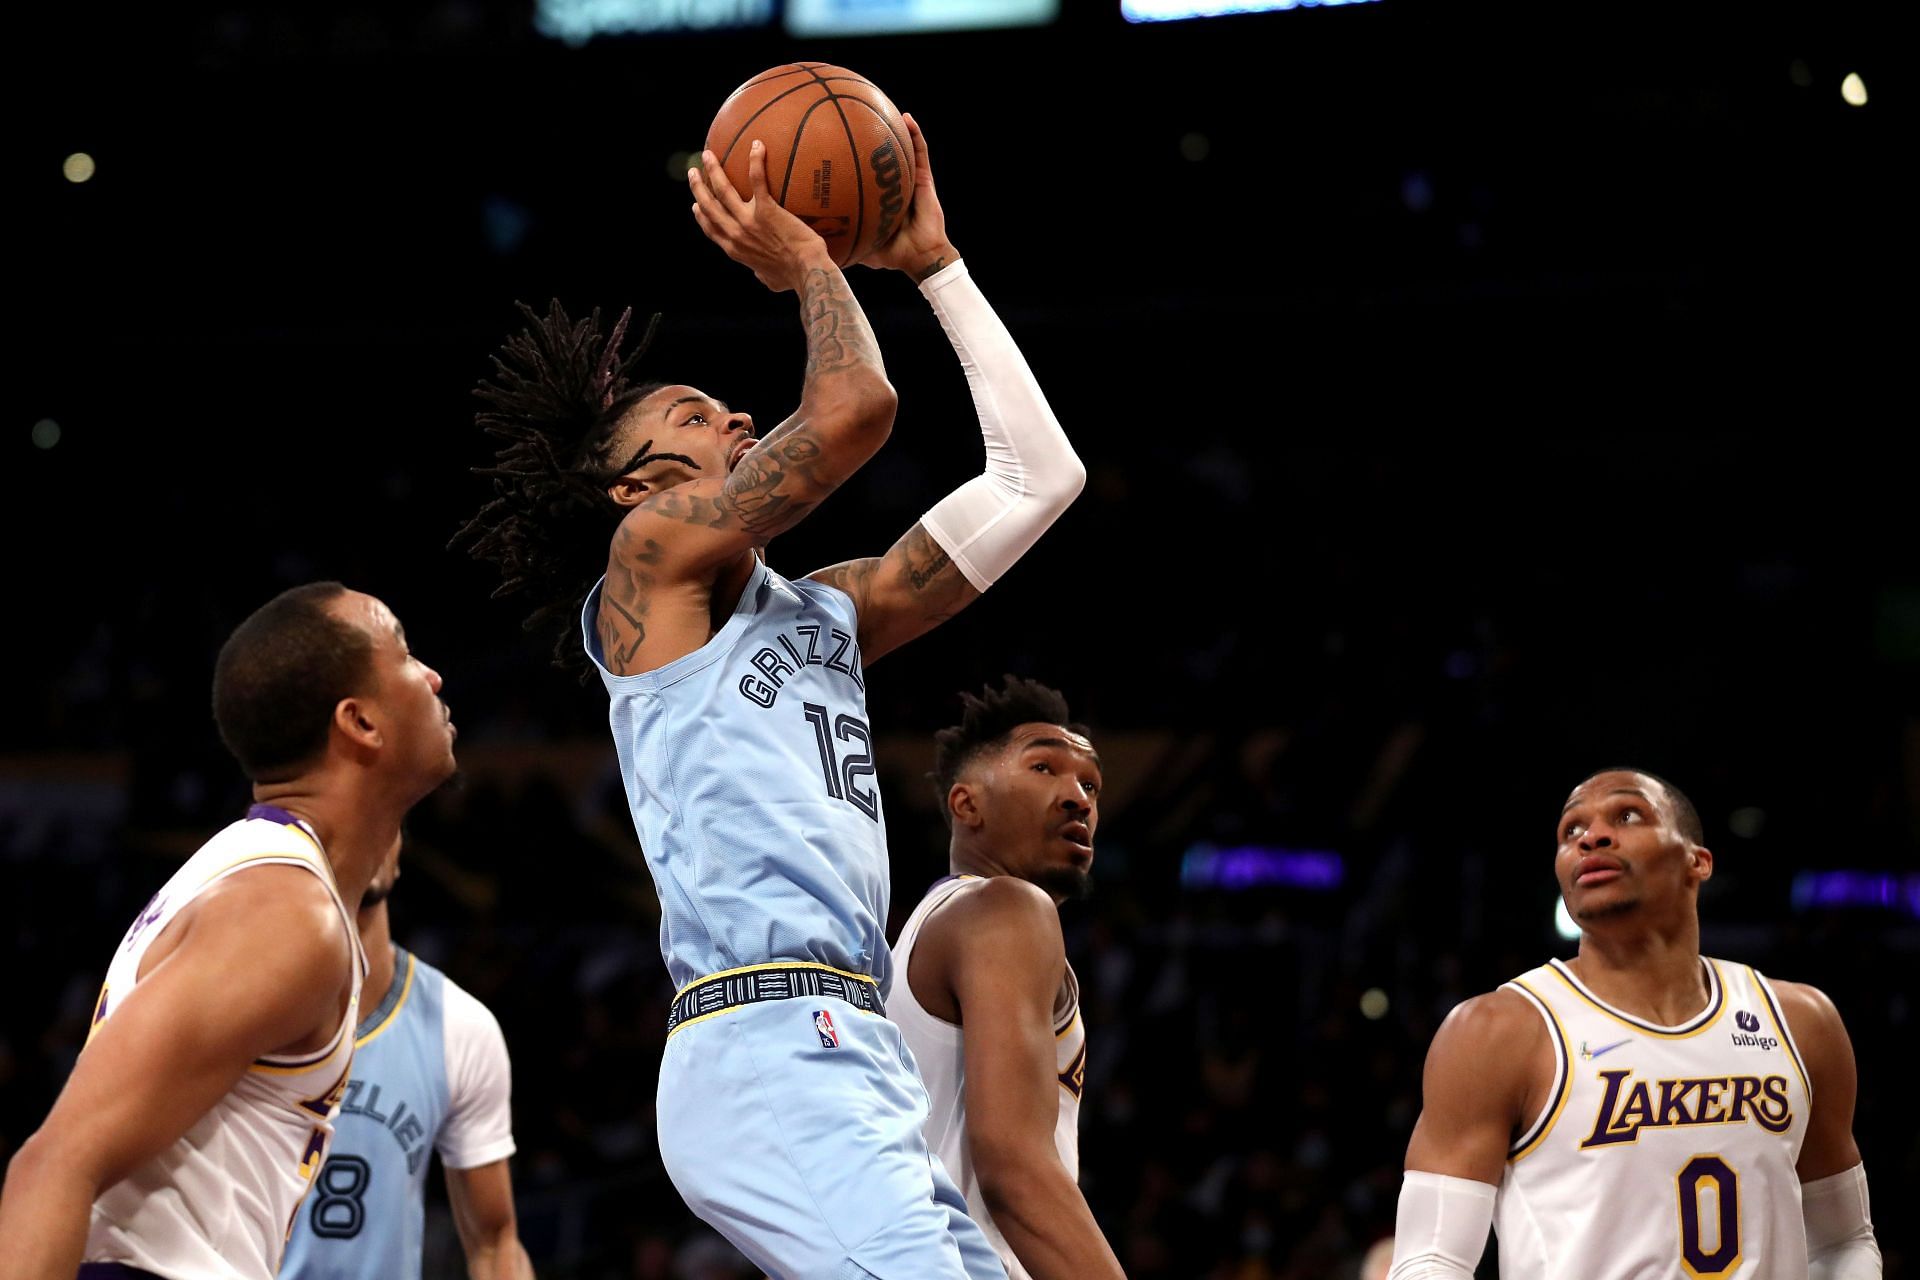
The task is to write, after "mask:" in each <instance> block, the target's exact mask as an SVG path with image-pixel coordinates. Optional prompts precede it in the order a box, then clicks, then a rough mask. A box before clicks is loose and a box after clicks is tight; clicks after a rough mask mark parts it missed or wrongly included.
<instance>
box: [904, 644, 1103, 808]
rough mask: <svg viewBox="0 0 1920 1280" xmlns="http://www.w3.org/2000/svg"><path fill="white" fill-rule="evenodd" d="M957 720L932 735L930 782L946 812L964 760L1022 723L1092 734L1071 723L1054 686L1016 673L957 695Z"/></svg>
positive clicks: (1064, 702) (1064, 701) (1000, 740)
mask: <svg viewBox="0 0 1920 1280" xmlns="http://www.w3.org/2000/svg"><path fill="white" fill-rule="evenodd" d="M960 706H961V714H960V723H959V724H956V725H952V726H950V727H948V728H945V729H942V730H940V732H938V733H936V734H934V735H933V746H934V750H933V771H932V772H931V773H929V774H928V775H927V776H928V777H929V778H931V779H932V780H933V785H934V788H935V790H936V791H937V792H938V794H939V797H940V812H941V814H942V815H943V816H945V817H946V818H947V820H948V821H949V822H951V821H952V815H951V814H948V813H947V806H946V798H947V793H948V792H949V791H951V790H953V784H954V782H955V781H956V780H957V779H958V778H959V777H960V771H961V770H962V769H964V768H966V767H967V762H968V761H969V760H972V759H973V758H974V757H975V756H978V755H980V754H981V753H982V752H986V751H991V750H993V749H994V748H995V747H998V746H999V745H1000V744H1001V743H1003V742H1005V741H1006V740H1007V735H1008V734H1010V733H1012V732H1013V731H1014V730H1015V729H1017V728H1019V727H1020V726H1021V725H1023V724H1036V723H1038V724H1057V725H1061V726H1063V727H1064V728H1067V729H1071V730H1072V731H1073V732H1075V733H1077V734H1079V735H1080V736H1081V737H1083V738H1085V737H1091V736H1092V735H1091V734H1090V733H1089V732H1088V731H1087V727H1086V726H1085V725H1080V724H1074V723H1072V720H1071V716H1072V713H1071V712H1070V711H1068V710H1067V698H1066V695H1065V694H1063V693H1061V692H1060V691H1059V690H1058V689H1054V688H1051V687H1049V686H1047V685H1044V684H1041V683H1040V682H1039V681H1038V680H1026V679H1023V678H1021V677H1019V676H1016V675H1006V676H1002V677H1001V681H1000V687H999V688H997V689H996V688H994V687H993V686H992V685H988V686H987V687H986V688H984V689H982V690H981V691H980V692H979V693H978V694H972V693H962V694H961V695H960Z"/></svg>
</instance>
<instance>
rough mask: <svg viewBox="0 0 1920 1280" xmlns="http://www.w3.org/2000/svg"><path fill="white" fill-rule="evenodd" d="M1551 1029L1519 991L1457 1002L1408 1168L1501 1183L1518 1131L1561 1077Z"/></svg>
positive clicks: (1438, 1047)
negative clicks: (1531, 1105) (1535, 1100)
mask: <svg viewBox="0 0 1920 1280" xmlns="http://www.w3.org/2000/svg"><path fill="white" fill-rule="evenodd" d="M1548 1034H1549V1033H1548V1031H1547V1028H1546V1024H1545V1023H1544V1022H1542V1021H1541V1019H1540V1015H1539V1014H1538V1013H1536V1012H1535V1011H1534V1009H1533V1007H1532V1006H1531V1005H1530V1004H1528V1003H1527V1001H1526V998H1525V997H1523V996H1520V995H1517V994H1515V993H1514V992H1512V991H1507V990H1497V991H1492V992H1489V993H1487V994H1486V995H1482V996H1476V997H1474V998H1473V999H1471V1000H1467V1001H1464V1002H1463V1003H1461V1004H1459V1005H1457V1006H1455V1008H1454V1010H1453V1012H1451V1013H1449V1014H1448V1015H1447V1018H1446V1021H1445V1022H1443V1023H1441V1025H1440V1030H1439V1031H1438V1032H1437V1033H1436V1034H1435V1035H1434V1037H1433V1044H1432V1046H1431V1047H1430V1048H1429V1049H1428V1050H1427V1062H1426V1069H1425V1072H1424V1074H1423V1075H1422V1078H1421V1091H1422V1104H1421V1111H1420V1119H1419V1121H1418V1122H1417V1123H1416V1124H1415V1125H1414V1129H1413V1138H1412V1140H1411V1141H1410V1142H1408V1144H1407V1160H1406V1167H1407V1169H1408V1171H1409V1172H1412V1171H1420V1172H1425V1173H1434V1174H1444V1175H1446V1176H1448V1177H1453V1178H1468V1179H1472V1180H1473V1181H1476V1182H1483V1183H1488V1184H1492V1185H1498V1184H1499V1182H1500V1179H1501V1177H1502V1175H1503V1174H1504V1172H1505V1170H1506V1163H1507V1156H1508V1153H1509V1147H1510V1145H1511V1143H1512V1141H1513V1137H1514V1135H1515V1133H1517V1132H1518V1131H1519V1130H1520V1129H1522V1128H1523V1127H1524V1125H1525V1124H1526V1122H1528V1121H1530V1120H1532V1119H1533V1117H1532V1116H1531V1115H1530V1114H1528V1108H1529V1103H1530V1101H1531V1099H1532V1098H1533V1096H1534V1095H1536V1094H1539V1095H1541V1096H1544V1094H1545V1092H1546V1089H1547V1086H1548V1085H1550V1083H1551V1080H1552V1077H1553V1072H1554V1069H1555V1068H1554V1062H1555V1058H1554V1053H1553V1046H1552V1044H1551V1043H1550V1042H1549V1040H1548V1038H1547V1037H1548Z"/></svg>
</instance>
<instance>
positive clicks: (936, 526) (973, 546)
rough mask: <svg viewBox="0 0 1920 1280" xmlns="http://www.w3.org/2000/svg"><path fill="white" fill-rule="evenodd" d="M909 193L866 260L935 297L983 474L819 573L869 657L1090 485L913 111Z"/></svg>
mask: <svg viewBox="0 0 1920 1280" xmlns="http://www.w3.org/2000/svg"><path fill="white" fill-rule="evenodd" d="M906 123H907V130H908V132H909V134H910V135H911V137H912V140H913V152H914V191H913V198H912V203H911V204H910V205H909V207H908V211H907V217H906V221H905V223H904V224H903V225H902V227H901V229H900V231H899V232H898V233H897V234H896V235H895V236H894V237H893V239H892V240H890V241H888V242H887V244H886V245H885V246H883V247H882V248H880V249H878V250H875V251H874V252H873V253H871V254H869V255H868V256H867V258H866V260H865V263H864V265H867V266H872V267H883V268H891V269H893V270H896V271H901V272H904V273H906V274H907V275H908V276H909V277H911V278H912V279H913V280H914V282H915V283H917V284H918V285H919V286H920V291H921V293H922V294H924V295H925V296H926V298H927V301H928V302H930V303H931V304H932V305H933V309H934V313H935V314H936V315H937V316H938V317H939V319H940V325H941V328H943V329H944V330H945V331H946V334H947V338H948V340H949V341H951V342H952V343H953V349H954V352H955V354H957V355H958V356H959V357H960V363H961V365H962V366H963V367H964V368H965V370H966V374H967V385H968V387H969V388H970V389H971V390H972V393H973V404H974V410H975V412H976V413H977V414H978V416H979V419H980V433H981V436H982V437H983V439H984V441H985V444H986V455H987V459H986V470H985V471H984V472H983V473H982V474H980V475H978V476H975V477H974V478H973V479H971V480H969V481H967V483H965V484H963V485H961V486H960V487H959V488H958V489H956V490H954V491H953V492H952V493H951V494H949V495H947V497H945V498H943V499H941V501H940V502H939V503H937V504H936V505H935V506H934V507H933V509H932V510H930V511H928V512H927V514H926V515H925V516H923V517H922V518H921V520H920V522H919V523H918V524H916V525H914V526H913V527H912V528H911V529H909V530H908V531H907V533H906V535H905V536H904V537H902V538H901V539H900V540H899V541H898V542H896V543H895V544H894V545H893V548H892V549H891V550H890V551H888V552H887V553H886V554H885V555H884V556H876V557H872V558H868V559H862V560H851V561H848V562H846V563H844V564H838V565H834V566H832V567H830V568H827V569H822V570H820V571H819V572H817V573H815V574H813V575H812V576H813V577H814V578H815V579H817V580H818V581H821V582H826V583H829V584H831V585H833V586H836V587H839V588H840V589H841V590H843V591H845V592H846V593H847V594H848V595H849V596H851V597H853V600H854V603H855V605H856V606H857V607H858V609H859V615H860V652H861V655H862V657H863V658H864V659H865V661H866V662H868V663H869V664H871V663H872V662H873V661H874V660H875V659H877V658H879V657H880V656H881V655H883V654H885V653H887V652H888V651H890V650H892V649H896V648H898V647H899V646H900V645H902V644H904V643H906V642H907V641H908V640H911V639H913V638H914V637H915V636H918V635H922V634H924V633H925V632H927V631H929V630H931V629H932V628H933V627H935V626H937V625H938V624H939V623H941V622H944V621H945V620H946V619H948V618H950V617H952V616H953V615H954V614H955V613H957V612H958V611H959V610H961V609H963V608H965V607H966V606H967V605H968V604H970V603H972V602H973V601H974V600H977V599H979V597H980V594H981V593H982V592H983V591H985V590H986V589H987V588H988V587H989V586H991V585H992V584H993V583H994V582H995V581H996V580H998V579H999V577H1000V576H1001V575H1002V574H1004V573H1005V572H1006V571H1007V570H1008V569H1010V568H1012V567H1013V564H1014V562H1015V561H1016V560H1018V559H1019V558H1020V557H1021V556H1023V555H1025V554H1026V552H1027V550H1028V549H1029V548H1030V547H1032V546H1033V544H1034V543H1035V542H1037V541H1039V539H1040V535H1041V534H1042V533H1044V532H1046V530H1047V529H1048V527H1049V526H1051V525H1052V524H1053V522H1054V521H1055V520H1056V519H1058V518H1059V516H1060V514H1061V513H1062V512H1063V511H1065V510H1066V509H1067V507H1068V506H1069V505H1070V504H1071V503H1072V502H1073V500H1074V499H1075V498H1076V497H1078V496H1079V493H1080V490H1081V489H1082V488H1083V487H1084V486H1085V484H1086V477H1087V473H1086V468H1085V466H1083V465H1082V464H1081V461H1080V459H1079V457H1078V456H1077V455H1076V454H1075V453H1074V451H1073V446H1072V444H1071V443H1069V442H1068V440H1067V436H1066V433H1065V432H1064V431H1062V430H1061V428H1060V422H1059V419H1057V418H1056V417H1055V416H1054V414H1053V409H1052V407H1051V406H1050V405H1048V403H1047V398H1046V395H1045V394H1044V393H1043V392H1042V391H1041V390H1040V384H1039V383H1038V381H1036V380H1035V378H1034V376H1033V371H1032V370H1031V369H1030V368H1028V366H1027V361H1026V358H1025V357H1024V356H1023V355H1021V353H1020V348H1019V347H1018V346H1017V345H1016V344H1015V343H1014V340H1013V335H1012V334H1010V333H1009V332H1008V331H1007V327H1006V325H1005V324H1004V323H1003V322H1002V321H1001V319H1000V317H999V316H998V315H996V314H995V313H994V310H993V308H992V307H991V306H990V305H989V304H988V303H987V300H986V298H985V296H984V295H983V294H982V293H981V292H980V288H979V286H978V285H976V284H975V283H974V282H973V279H972V277H971V275H970V274H969V273H968V270H967V265H966V263H964V262H962V261H961V260H960V254H959V251H958V250H957V249H955V248H954V247H953V242H952V241H950V240H949V239H947V226H946V216H945V214H944V213H943V212H942V210H941V207H940V200H939V197H938V196H937V195H936V194H935V192H934V186H933V169H932V166H931V165H930V164H929V162H928V158H927V143H926V139H925V137H924V136H923V135H922V134H921V132H920V126H919V125H918V124H917V123H916V122H915V121H914V119H913V117H912V116H907V117H906Z"/></svg>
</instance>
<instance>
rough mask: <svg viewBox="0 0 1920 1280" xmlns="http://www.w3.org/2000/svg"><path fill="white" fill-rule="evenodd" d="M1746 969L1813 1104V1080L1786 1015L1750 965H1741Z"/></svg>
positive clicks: (1769, 1019)
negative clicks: (1801, 1058) (1789, 1032)
mask: <svg viewBox="0 0 1920 1280" xmlns="http://www.w3.org/2000/svg"><path fill="white" fill-rule="evenodd" d="M1741 967H1742V968H1744V969H1745V970H1746V971H1747V977H1748V978H1750V979H1752V980H1753V989H1754V990H1755V991H1757V992H1759V993H1760V1003H1761V1004H1764V1005H1765V1006H1767V1019H1768V1021H1770V1022H1772V1023H1773V1029H1774V1030H1775V1031H1778V1032H1779V1033H1780V1043H1781V1044H1783V1045H1785V1046H1786V1050H1787V1056H1788V1057H1790V1058H1792V1059H1793V1069H1794V1070H1795V1071H1796V1072H1798V1073H1799V1074H1800V1087H1801V1088H1802V1089H1804V1090H1806V1093H1807V1105H1809V1106H1811V1105H1813V1081H1811V1080H1809V1079H1808V1078H1807V1068H1806V1064H1805V1063H1803V1062H1801V1061H1800V1051H1799V1050H1798V1049H1796V1048H1795V1047H1794V1044H1793V1037H1792V1036H1789V1035H1788V1034H1787V1015H1786V1013H1785V1011H1784V1010H1781V1009H1778V1008H1776V1007H1775V1006H1774V1003H1773V992H1772V991H1771V990H1769V989H1768V988H1767V985H1766V984H1765V983H1764V982H1762V981H1761V980H1760V975H1759V974H1757V973H1755V972H1754V971H1753V966H1752V965H1750V964H1749V965H1743V966H1741Z"/></svg>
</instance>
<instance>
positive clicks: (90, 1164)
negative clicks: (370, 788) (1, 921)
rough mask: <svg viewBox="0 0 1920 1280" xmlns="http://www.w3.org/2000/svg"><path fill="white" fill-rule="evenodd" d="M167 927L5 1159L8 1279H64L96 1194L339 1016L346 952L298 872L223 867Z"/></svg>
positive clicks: (0, 1211)
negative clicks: (147, 962)
mask: <svg viewBox="0 0 1920 1280" xmlns="http://www.w3.org/2000/svg"><path fill="white" fill-rule="evenodd" d="M169 928H170V929H182V930H185V934H184V936H182V937H181V939H180V940H179V942H178V943H177V944H176V945H175V946H174V947H173V949H172V950H171V951H170V952H168V953H167V954H165V955H164V956H163V957H162V958H161V959H160V960H159V961H158V962H157V963H155V965H154V967H153V968H152V969H151V970H150V971H149V972H147V973H145V974H142V975H141V977H140V982H139V985H138V986H136V987H135V988H134V989H133V991H132V992H130V993H129V994H128V995H127V997H126V1001H125V1003H124V1004H123V1005H121V1006H120V1007H118V1008H117V1009H116V1010H115V1011H114V1015H113V1016H112V1017H111V1018H109V1019H107V1020H105V1021H104V1022H101V1023H100V1024H99V1025H98V1027H97V1028H96V1031H95V1034H94V1036H93V1038H92V1039H91V1040H90V1041H89V1042H88V1044H87V1046H86V1048H85V1049H84V1050H83V1051H82V1052H81V1054H80V1057H79V1060H78V1062H76V1063H75V1065H74V1069H73V1074H72V1075H71V1076H70V1077H69V1078H68V1080H67V1083H66V1086H65V1087H64V1088H63V1089H62V1090H61V1091H60V1096H59V1098H58V1099H57V1100H56V1101H55V1103H54V1105H53V1110H52V1111H51V1112H50V1113H49V1114H48V1116H47V1119H46V1122H45V1123H44V1124H42V1125H41V1126H40V1129H39V1130H38V1131H37V1132H36V1133H35V1134H34V1135H33V1136H32V1137H31V1138H29V1139H28V1140H27V1141H26V1142H25V1143H24V1144H22V1145H21V1148H20V1150H19V1152H18V1153H17V1154H16V1155H15V1156H14V1157H13V1161H12V1163H11V1164H10V1165H9V1166H8V1169H7V1180H6V1185H5V1192H4V1196H0V1257H4V1258H5V1259H6V1267H7V1274H8V1275H9V1276H12V1277H19V1278H20V1280H73V1276H74V1274H75V1272H76V1271H78V1270H79V1267H80V1261H81V1254H82V1250H83V1249H84V1247H85V1244H86V1237H87V1225H88V1212H89V1209H90V1207H91V1206H92V1204H93V1201H94V1199H95V1197H96V1196H98V1195H99V1194H100V1193H101V1192H102V1191H104V1190H105V1189H106V1188H108V1187H110V1186H112V1185H114V1184H115V1183H117V1182H119V1181H120V1180H121V1179H122V1178H124V1177H126V1176H127V1175H128V1174H129V1173H130V1172H132V1171H133V1170H135V1169H137V1168H139V1167H140V1166H141V1165H143V1164H145V1163H146V1162H147V1161H149V1160H151V1159H153V1158H154V1157H155V1156H157V1155H158V1154H160V1153H161V1152H162V1151H164V1150H165V1149H166V1148H167V1147H169V1146H170V1145H172V1144H173V1143H174V1142H176V1141H178V1140H179V1138H180V1137H181V1136H182V1135H183V1134H185V1133H186V1132H187V1131H188V1129H190V1128H191V1127H192V1126H193V1125H194V1124H195V1123H196V1122H197V1121H199V1119H200V1118H201V1117H202V1116H204V1115H205V1114H206V1113H207V1112H208V1111H209V1110H210V1109H211V1108H212V1107H213V1106H214V1104H215V1103H217V1102H219V1101H220V1099H221V1098H223V1097H224V1096H226V1094H227V1093H229V1092H230V1091H231V1090H232V1089H233V1087H234V1085H235V1083H236V1082H237V1081H238V1080H239V1079H240V1078H241V1077H242V1076H244V1075H245V1074H246V1072H247V1068H248V1067H249V1066H250V1065H252V1063H253V1062H254V1060H255V1059H256V1058H259V1057H263V1056H265V1055H268V1054H271V1053H274V1052H287V1051H289V1050H291V1049H303V1048H309V1047H311V1046H309V1045H307V1044H304V1043H303V1042H304V1041H307V1040H310V1039H311V1038H312V1037H313V1036H314V1035H315V1034H316V1030H317V1029H319V1028H324V1027H329V1026H332V1025H333V1024H335V1023H337V1022H338V1021H339V1019H340V1016H341V1005H342V1004H343V1003H344V1001H345V999H346V992H345V991H343V990H342V988H341V979H342V975H343V974H345V973H346V972H347V966H348V963H349V950H350V948H349V944H348V942H347V938H346V935H345V933H344V932H343V931H342V929H341V927H340V916H339V912H338V909H337V908H336V907H335V906H334V904H333V901H332V899H331V898H330V897H329V895H328V893H327V891H326V889H325V887H324V886H323V885H322V884H321V882H320V881H319V880H318V879H316V878H315V876H314V875H313V874H312V873H310V872H308V871H306V870H302V869H300V868H296V867H287V866H263V867H259V868H255V869H249V870H246V871H241V872H237V873H235V874H234V875H232V876H231V877H229V878H228V879H227V880H226V881H225V882H223V883H221V884H220V885H218V886H216V887H215V888H213V889H211V890H209V891H208V892H207V893H206V894H205V895H204V896H203V897H202V898H201V899H200V900H199V901H197V902H196V903H195V904H194V905H193V907H192V909H191V912H190V913H182V916H181V917H180V918H178V919H176V920H175V921H174V922H173V923H172V924H171V925H170V926H169ZM160 942H161V943H164V942H165V935H162V937H161V939H160Z"/></svg>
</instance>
